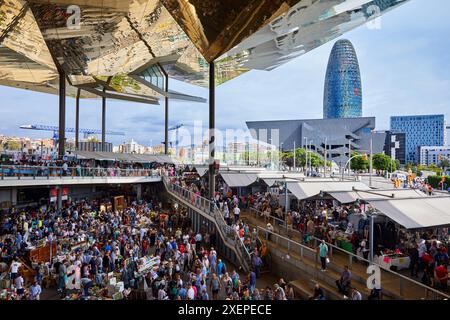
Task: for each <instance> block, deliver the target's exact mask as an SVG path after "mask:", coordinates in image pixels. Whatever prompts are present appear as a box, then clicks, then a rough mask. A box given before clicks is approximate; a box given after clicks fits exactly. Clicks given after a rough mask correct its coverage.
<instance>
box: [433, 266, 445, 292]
mask: <svg viewBox="0 0 450 320" xmlns="http://www.w3.org/2000/svg"><path fill="white" fill-rule="evenodd" d="M434 277H435V279H436V282H437V283H439V284H440V286H441V289H442V290H443V291H447V288H448V285H447V282H448V270H447V268H446V267H445V266H444V265H442V264H441V265H439V266H438V267H436V268H435V269H434Z"/></svg>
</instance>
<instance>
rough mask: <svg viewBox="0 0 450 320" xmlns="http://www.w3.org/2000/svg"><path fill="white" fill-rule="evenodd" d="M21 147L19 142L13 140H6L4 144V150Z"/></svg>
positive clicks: (13, 149)
mask: <svg viewBox="0 0 450 320" xmlns="http://www.w3.org/2000/svg"><path fill="white" fill-rule="evenodd" d="M21 148H22V146H21V145H20V142H18V141H14V140H9V141H7V142H6V143H5V146H4V149H5V150H12V151H18V150H20V149H21Z"/></svg>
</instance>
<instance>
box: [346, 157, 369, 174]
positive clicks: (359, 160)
mask: <svg viewBox="0 0 450 320" xmlns="http://www.w3.org/2000/svg"><path fill="white" fill-rule="evenodd" d="M352 157H353V159H352V160H351V161H350V168H351V169H352V170H355V171H364V170H367V169H368V168H369V160H368V159H367V158H366V159H365V158H364V157H363V156H362V155H361V154H360V153H359V152H353V153H352Z"/></svg>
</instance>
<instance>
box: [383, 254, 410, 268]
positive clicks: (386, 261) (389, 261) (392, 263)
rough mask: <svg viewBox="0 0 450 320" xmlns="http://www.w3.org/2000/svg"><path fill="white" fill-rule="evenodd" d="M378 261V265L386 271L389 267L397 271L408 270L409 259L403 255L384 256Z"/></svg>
mask: <svg viewBox="0 0 450 320" xmlns="http://www.w3.org/2000/svg"><path fill="white" fill-rule="evenodd" d="M378 259H379V260H378V263H379V264H380V265H381V266H383V267H385V268H386V269H390V268H391V267H395V268H396V269H397V270H403V269H408V268H409V265H410V262H411V260H410V258H409V257H408V256H407V255H403V254H400V255H399V254H384V255H382V256H380V257H379V258H378Z"/></svg>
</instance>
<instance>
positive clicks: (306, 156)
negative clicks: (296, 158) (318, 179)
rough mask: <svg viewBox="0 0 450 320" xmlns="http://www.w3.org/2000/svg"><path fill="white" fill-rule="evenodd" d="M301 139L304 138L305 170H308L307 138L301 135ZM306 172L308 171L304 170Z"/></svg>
mask: <svg viewBox="0 0 450 320" xmlns="http://www.w3.org/2000/svg"><path fill="white" fill-rule="evenodd" d="M303 139H305V145H304V149H305V168H306V171H308V138H307V137H303ZM306 173H308V172H306Z"/></svg>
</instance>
